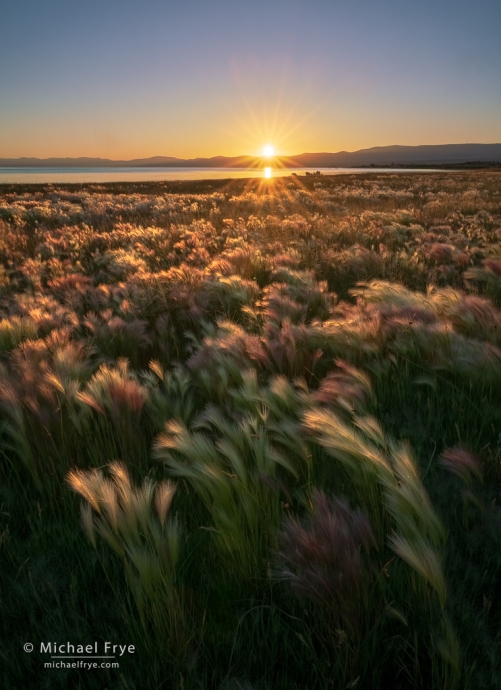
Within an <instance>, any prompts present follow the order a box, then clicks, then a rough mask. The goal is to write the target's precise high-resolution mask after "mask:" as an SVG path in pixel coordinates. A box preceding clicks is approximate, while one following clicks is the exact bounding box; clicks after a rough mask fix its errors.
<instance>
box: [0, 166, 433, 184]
mask: <svg viewBox="0 0 501 690" xmlns="http://www.w3.org/2000/svg"><path fill="white" fill-rule="evenodd" d="M316 170H319V171H320V172H321V173H322V175H342V174H344V175H346V174H349V175H353V174H362V173H364V174H367V173H414V172H434V171H433V170H430V169H429V168H427V169H426V170H418V169H414V168H413V169H410V170H409V169H405V168H264V169H256V168H155V167H148V168H130V167H129V168H126V167H124V168H0V183H2V182H4V183H8V184H13V183H16V182H19V183H22V184H26V183H29V182H33V183H49V182H55V183H71V182H75V183H78V182H98V183H99V182H151V181H162V180H221V179H230V178H233V179H235V178H237V179H238V178H248V177H252V178H263V177H264V178H266V177H267V178H271V177H284V176H288V175H291V174H292V173H293V172H295V173H296V174H297V175H305V174H306V173H307V172H309V173H311V172H315V171H316Z"/></svg>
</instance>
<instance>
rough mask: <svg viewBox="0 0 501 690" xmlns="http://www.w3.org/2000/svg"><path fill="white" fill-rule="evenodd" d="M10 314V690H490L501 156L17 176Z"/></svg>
mask: <svg viewBox="0 0 501 690" xmlns="http://www.w3.org/2000/svg"><path fill="white" fill-rule="evenodd" d="M0 310H1V312H0V425H1V426H0V506H1V508H0V597H1V618H0V621H1V628H2V634H1V636H0V657H1V659H2V664H1V666H2V669H1V671H0V674H1V677H2V687H3V688H5V689H6V690H10V689H12V690H13V689H16V690H21V689H24V688H37V689H40V690H45V689H46V688H65V689H66V688H90V689H92V690H94V689H95V690H104V689H105V688H108V689H109V690H111V689H112V688H113V689H114V690H115V689H116V690H132V689H135V688H137V689H138V690H139V689H142V688H144V689H148V690H154V689H155V690H156V689H158V690H160V689H163V690H167V689H169V690H171V689H172V690H174V689H175V690H189V689H191V688H194V689H195V688H200V689H202V688H204V689H205V688H207V689H209V688H214V689H216V690H239V689H240V690H244V689H245V690H286V689H287V690H293V689H297V690H306V689H311V690H313V689H314V688H320V689H325V688H334V689H335V690H337V689H339V690H345V689H346V690H348V689H349V688H357V689H365V688H401V689H402V690H403V689H405V688H418V689H422V690H439V689H440V690H453V689H454V690H455V689H458V690H459V689H463V688H464V689H466V688H471V689H474V690H480V689H484V688H485V689H487V688H489V689H490V688H492V689H493V688H499V687H501V665H500V661H499V659H500V644H501V604H500V597H499V592H500V591H501V588H500V572H501V571H500V569H501V495H500V483H501V173H500V172H498V171H468V172H453V173H451V172H437V173H427V174H419V173H409V174H392V173H385V174H367V175H346V176H332V177H327V176H321V177H308V178H294V177H289V178H282V179H276V180H270V181H267V180H266V181H265V180H263V181H258V180H253V181H243V180H230V181H207V182H203V181H201V182H177V183H141V184H139V183H138V184H134V183H129V184H125V183H124V184H109V185H101V186H100V185H44V186H38V185H24V186H23V185H3V186H0ZM68 642H69V643H71V644H73V645H74V647H75V648H76V647H77V646H78V645H83V646H86V645H93V649H94V645H97V648H98V649H99V650H100V652H101V653H103V650H104V649H105V647H104V645H105V642H111V643H112V644H117V645H122V646H123V645H133V646H134V652H133V653H131V652H129V651H127V652H125V653H123V655H122V656H118V655H117V658H115V659H114V660H108V661H113V662H118V663H119V667H118V668H110V669H105V668H97V669H89V670H84V669H82V668H79V669H71V668H65V669H62V668H44V664H45V663H47V662H52V661H58V660H54V659H51V658H50V657H51V656H57V655H58V650H56V651H52V654H51V653H50V651H47V650H48V649H49V648H48V647H47V644H48V643H51V645H57V648H59V646H60V645H66V646H65V648H64V651H63V652H62V653H63V654H68V650H70V651H71V649H70V648H68V647H67V643H68ZM26 643H32V644H33V646H34V649H33V651H32V652H31V653H28V652H25V651H24V650H23V646H24V645H25V644H26ZM42 643H44V645H45V647H44V650H45V651H41V647H40V645H41V644H42ZM54 649H55V648H54V647H51V648H50V650H54ZM99 663H101V660H99Z"/></svg>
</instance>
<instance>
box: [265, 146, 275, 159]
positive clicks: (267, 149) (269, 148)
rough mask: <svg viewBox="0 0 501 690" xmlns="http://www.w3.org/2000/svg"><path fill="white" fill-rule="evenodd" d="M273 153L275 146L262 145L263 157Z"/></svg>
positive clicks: (269, 156)
mask: <svg viewBox="0 0 501 690" xmlns="http://www.w3.org/2000/svg"><path fill="white" fill-rule="evenodd" d="M274 155H275V147H274V146H273V145H272V144H266V146H263V156H264V157H265V158H271V157H272V156H274Z"/></svg>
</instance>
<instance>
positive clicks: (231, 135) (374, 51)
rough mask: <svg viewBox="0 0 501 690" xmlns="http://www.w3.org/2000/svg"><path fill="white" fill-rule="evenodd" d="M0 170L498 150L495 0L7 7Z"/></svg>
mask: <svg viewBox="0 0 501 690" xmlns="http://www.w3.org/2000/svg"><path fill="white" fill-rule="evenodd" d="M0 21H1V24H2V28H3V31H2V41H1V42H0V157H10V156H12V157H17V156H39V157H47V156H80V155H81V156H102V157H109V158H134V157H143V156H144V157H147V156H153V155H172V156H179V157H192V156H197V155H198V156H212V155H217V154H222V155H237V154H241V153H242V154H256V153H259V152H260V150H261V148H262V146H263V144H265V143H267V142H268V141H270V142H271V143H273V144H275V146H276V148H277V150H278V151H279V152H280V153H283V154H293V153H302V152H304V151H338V150H343V149H344V150H356V149H360V148H366V147H370V146H384V145H390V144H408V145H412V144H438V143H465V142H501V41H500V40H499V28H500V27H501V2H499V0H498V1H497V2H494V1H492V0H490V1H487V0H477V1H476V2H470V1H466V0H455V1H454V2H452V1H449V0H442V1H440V0H436V1H435V2H430V1H429V0H421V2H418V3H417V2H414V3H407V2H401V1H400V2H395V1H393V0H385V1H379V0H374V1H373V2H369V1H367V0H350V1H348V0H342V1H340V0H331V1H330V2H327V1H326V0H310V1H309V2H304V1H303V0H288V1H287V2H285V1H282V0H279V1H277V0H268V1H267V2H264V1H261V0H253V1H252V2H248V1H247V0H238V1H235V0H234V1H233V2H226V1H225V0H223V1H217V0H215V1H213V2H210V1H207V0H206V1H205V2H200V1H199V0H187V1H185V2H183V3H182V4H178V3H175V2H165V1H163V2H161V1H160V0H143V1H142V2H136V0H121V1H120V2H117V1H116V0H101V1H100V2H96V1H94V0H89V1H87V2H85V3H76V2H68V1H66V2H60V0H48V1H47V2H43V3H41V2H40V1H39V0H38V1H37V2H34V1H33V0H16V2H14V1H13V0H10V1H9V2H8V3H3V5H2V9H1V10H0Z"/></svg>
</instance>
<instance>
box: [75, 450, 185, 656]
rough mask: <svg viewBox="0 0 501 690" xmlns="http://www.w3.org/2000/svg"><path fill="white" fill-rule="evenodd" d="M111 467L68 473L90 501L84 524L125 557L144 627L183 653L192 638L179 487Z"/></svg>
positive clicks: (83, 509) (94, 542) (92, 536)
mask: <svg viewBox="0 0 501 690" xmlns="http://www.w3.org/2000/svg"><path fill="white" fill-rule="evenodd" d="M109 471H110V474H111V479H107V478H106V477H105V476H104V474H103V472H101V471H100V470H90V471H83V470H73V471H71V472H70V473H69V474H68V477H67V481H68V484H69V485H70V487H71V488H72V489H73V491H75V492H76V493H78V494H80V496H82V498H83V499H84V501H85V502H84V503H82V506H81V516H82V525H83V528H84V530H85V533H86V534H87V537H88V539H89V541H90V542H91V544H92V546H94V548H97V536H99V537H101V538H102V539H103V541H104V542H105V543H106V544H107V545H108V546H109V547H110V548H111V549H112V550H113V551H114V552H115V554H116V555H117V556H118V558H120V560H121V561H122V564H123V567H124V570H125V573H126V576H127V582H128V585H129V587H130V590H131V592H132V595H133V598H134V602H135V605H136V609H137V612H138V614H139V617H140V620H141V624H142V625H143V628H144V631H145V633H146V634H147V633H148V630H149V629H150V626H152V627H153V630H154V633H155V636H156V637H157V638H158V640H159V641H160V642H161V643H164V644H165V645H167V647H168V649H169V650H170V651H171V653H173V654H182V653H183V651H185V648H186V645H187V643H188V640H189V630H188V626H187V620H186V617H185V612H184V609H183V592H182V590H181V589H180V588H179V586H178V581H177V568H178V563H179V559H180V550H181V541H182V531H181V528H180V526H179V524H178V522H177V520H176V519H172V518H168V512H169V508H170V505H171V502H172V497H173V495H174V492H175V489H176V487H175V485H174V484H173V483H171V482H170V481H167V482H162V483H161V484H158V485H155V484H154V483H153V482H152V481H150V480H145V481H144V483H143V485H142V486H141V487H134V486H133V484H132V483H131V480H130V477H129V473H128V471H127V469H126V467H125V466H124V465H123V464H121V463H118V462H114V463H111V464H110V466H109Z"/></svg>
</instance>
